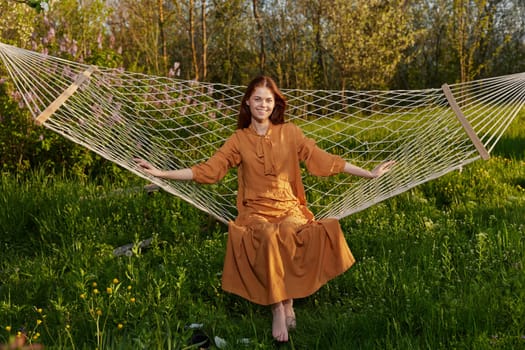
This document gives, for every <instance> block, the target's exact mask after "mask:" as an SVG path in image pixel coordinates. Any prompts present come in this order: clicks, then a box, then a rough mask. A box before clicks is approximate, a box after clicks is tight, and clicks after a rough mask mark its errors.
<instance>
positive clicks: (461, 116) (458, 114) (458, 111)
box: [441, 84, 490, 160]
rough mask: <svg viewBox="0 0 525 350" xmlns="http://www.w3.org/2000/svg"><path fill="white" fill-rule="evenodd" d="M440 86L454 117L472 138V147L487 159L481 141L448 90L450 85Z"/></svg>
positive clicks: (487, 153)
mask: <svg viewBox="0 0 525 350" xmlns="http://www.w3.org/2000/svg"><path fill="white" fill-rule="evenodd" d="M441 88H442V89H443V92H444V93H445V96H446V98H447V100H448V103H449V104H450V107H451V108H452V110H453V111H454V113H455V114H456V117H457V118H458V120H459V122H460V123H461V126H463V129H465V131H466V133H467V135H468V137H470V139H471V140H472V143H473V144H474V147H476V149H477V150H478V152H479V154H480V156H481V158H482V159H484V160H488V159H489V158H490V155H489V152H488V151H487V149H486V148H485V146H484V145H483V143H481V140H480V139H479V137H478V135H477V134H476V132H475V131H474V129H473V128H472V125H470V123H469V121H468V120H467V118H465V115H464V114H463V112H462V111H461V109H460V108H459V106H458V104H457V102H456V99H455V98H454V95H452V91H450V87H449V86H448V85H447V84H443V85H442V86H441Z"/></svg>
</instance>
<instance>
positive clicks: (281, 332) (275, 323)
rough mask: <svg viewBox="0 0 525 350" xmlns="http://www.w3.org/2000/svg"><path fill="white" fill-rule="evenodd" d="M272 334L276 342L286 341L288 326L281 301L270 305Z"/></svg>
mask: <svg viewBox="0 0 525 350" xmlns="http://www.w3.org/2000/svg"><path fill="white" fill-rule="evenodd" d="M272 316H273V319H272V336H273V338H274V339H275V340H276V341H278V342H287V341H288V327H287V326H286V314H285V312H284V304H283V302H278V303H276V304H273V305H272Z"/></svg>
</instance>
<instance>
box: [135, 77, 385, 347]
mask: <svg viewBox="0 0 525 350" xmlns="http://www.w3.org/2000/svg"><path fill="white" fill-rule="evenodd" d="M285 109H286V100H285V98H284V96H283V94H282V93H281V92H280V91H279V89H278V87H277V86H276V84H275V82H274V81H273V80H272V79H271V78H269V77H266V76H261V77H258V78H256V79H254V80H253V81H252V82H251V83H250V84H249V85H248V88H247V90H246V92H245V94H244V97H243V98H242V101H241V107H240V112H239V117H238V123H237V130H236V131H235V132H234V134H233V135H232V136H230V137H229V138H228V139H227V140H226V142H225V143H224V144H223V145H222V147H220V149H219V150H218V151H217V152H216V153H215V154H214V155H213V156H212V157H210V158H209V159H208V160H207V161H205V162H201V163H199V164H197V165H194V166H192V167H191V168H186V169H179V170H160V169H157V168H156V167H154V166H153V165H152V164H150V163H149V162H147V161H145V160H143V159H136V162H137V163H138V165H139V166H141V167H142V169H143V170H144V172H146V173H148V174H150V175H153V176H157V177H161V178H165V179H173V180H193V181H195V182H197V183H203V184H206V183H207V184H211V183H216V182H218V181H220V180H221V179H222V178H223V177H224V176H225V175H226V173H227V172H228V170H229V169H230V168H232V167H237V168H238V194H237V209H238V216H237V218H236V219H235V220H234V221H230V222H229V226H228V227H229V228H228V232H229V235H228V243H227V251H226V257H225V260H224V271H223V274H222V288H223V289H224V290H225V291H228V292H231V293H234V294H237V295H239V296H241V297H243V298H245V299H247V300H250V301H252V302H254V303H257V304H261V305H271V306H272V314H273V322H272V335H273V337H274V338H275V340H277V341H279V342H286V341H288V331H289V330H291V329H294V328H295V327H296V318H295V312H294V309H293V299H296V298H303V297H307V296H309V295H311V294H312V293H314V292H315V291H317V290H318V289H319V288H320V287H321V286H322V285H324V284H325V283H326V282H328V281H329V280H330V279H332V278H334V277H336V276H338V275H339V274H341V273H343V272H344V271H346V270H347V269H348V268H350V266H352V264H353V263H354V257H353V256H352V253H351V252H350V249H349V248H348V246H347V244H346V241H345V238H344V235H343V233H342V231H341V228H340V226H339V222H338V221H337V220H336V219H322V220H315V219H314V215H313V214H312V212H311V211H310V210H309V209H308V208H307V203H306V196H305V191H304V186H303V183H302V180H301V169H300V162H304V163H305V165H306V168H307V169H308V171H309V172H310V173H311V174H313V175H317V176H330V175H335V174H338V173H342V172H346V173H349V174H352V175H356V176H360V177H365V178H376V177H379V176H381V175H382V174H383V173H385V172H387V171H388V170H389V169H390V167H391V166H392V165H393V162H385V163H382V164H380V165H378V166H377V167H376V168H374V169H373V170H372V171H368V170H365V169H362V168H360V167H357V166H355V165H352V164H350V163H348V162H346V161H345V160H344V159H343V158H341V157H340V156H337V155H333V154H330V153H327V152H325V151H324V150H322V149H320V148H319V147H317V145H316V143H315V141H314V140H313V139H310V138H307V137H305V136H304V134H303V132H302V131H301V129H299V128H298V127H297V126H296V125H294V124H291V123H286V122H285Z"/></svg>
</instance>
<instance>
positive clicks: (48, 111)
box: [35, 66, 96, 125]
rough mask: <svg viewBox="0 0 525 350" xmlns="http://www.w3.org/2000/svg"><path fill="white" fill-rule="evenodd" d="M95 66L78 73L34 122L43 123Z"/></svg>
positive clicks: (86, 77)
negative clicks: (72, 81) (73, 80)
mask: <svg viewBox="0 0 525 350" xmlns="http://www.w3.org/2000/svg"><path fill="white" fill-rule="evenodd" d="M95 68H96V67H95V66H91V67H89V68H88V69H87V70H85V71H84V72H83V73H82V74H80V75H79V76H78V78H77V80H75V82H74V83H73V84H71V85H70V86H69V87H68V88H67V89H66V90H64V92H63V93H61V94H60V96H58V97H57V98H56V100H54V101H53V102H52V103H51V104H50V105H49V106H47V108H46V109H45V110H44V111H43V112H42V113H40V115H39V116H38V117H37V118H36V120H35V123H36V124H37V125H42V124H44V123H45V122H46V120H48V119H49V117H51V115H52V114H53V113H55V112H56V110H57V109H59V108H60V106H62V105H63V104H64V103H65V102H66V101H67V99H68V98H70V97H71V96H72V95H73V94H74V93H75V92H76V91H77V89H78V88H79V87H80V85H82V83H83V82H84V81H86V80H87V79H89V77H90V76H91V74H92V73H93V71H94V70H95Z"/></svg>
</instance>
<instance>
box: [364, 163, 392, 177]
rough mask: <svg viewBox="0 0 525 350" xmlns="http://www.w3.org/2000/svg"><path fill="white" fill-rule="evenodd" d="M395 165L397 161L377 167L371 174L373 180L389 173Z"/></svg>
mask: <svg viewBox="0 0 525 350" xmlns="http://www.w3.org/2000/svg"><path fill="white" fill-rule="evenodd" d="M395 164H396V161H395V160H387V161H385V162H383V163H381V164H379V165H378V166H376V167H375V168H374V169H373V170H372V171H371V172H370V173H371V174H372V176H373V178H376V177H380V176H381V175H383V174H384V173H387V172H389V171H390V170H391V169H392V167H393V166H394V165H395Z"/></svg>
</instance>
